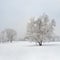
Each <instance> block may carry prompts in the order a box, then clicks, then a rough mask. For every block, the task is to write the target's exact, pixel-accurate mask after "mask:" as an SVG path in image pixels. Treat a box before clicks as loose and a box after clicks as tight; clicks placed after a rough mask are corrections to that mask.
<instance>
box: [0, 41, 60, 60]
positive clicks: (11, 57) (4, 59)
mask: <svg viewBox="0 0 60 60" xmlns="http://www.w3.org/2000/svg"><path fill="white" fill-rule="evenodd" d="M0 60H60V42H50V43H44V44H43V46H36V45H35V43H32V42H24V41H18V42H13V43H0Z"/></svg>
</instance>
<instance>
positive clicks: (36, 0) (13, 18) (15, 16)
mask: <svg viewBox="0 0 60 60" xmlns="http://www.w3.org/2000/svg"><path fill="white" fill-rule="evenodd" d="M43 13H46V14H47V15H49V16H50V18H51V19H52V18H54V19H55V21H56V28H55V33H56V34H57V35H60V28H59V26H60V1H59V0H0V31H1V30H4V29H5V28H13V29H15V30H16V31H17V32H18V35H19V36H20V38H21V37H24V35H25V32H26V23H27V21H28V19H29V17H30V16H40V15H42V14H43Z"/></svg>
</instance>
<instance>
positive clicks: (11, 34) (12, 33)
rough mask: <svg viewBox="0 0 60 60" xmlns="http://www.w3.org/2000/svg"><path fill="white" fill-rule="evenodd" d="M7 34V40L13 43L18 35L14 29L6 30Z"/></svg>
mask: <svg viewBox="0 0 60 60" xmlns="http://www.w3.org/2000/svg"><path fill="white" fill-rule="evenodd" d="M5 32H6V37H7V39H8V40H9V41H10V42H12V41H13V40H15V39H16V35H17V33H16V31H15V30H13V29H6V30H5Z"/></svg>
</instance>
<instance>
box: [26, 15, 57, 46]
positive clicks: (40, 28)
mask: <svg viewBox="0 0 60 60" xmlns="http://www.w3.org/2000/svg"><path fill="white" fill-rule="evenodd" d="M55 26H56V23H55V20H54V19H52V20H49V17H48V15H42V16H39V17H38V18H37V20H35V18H34V17H32V18H31V19H30V22H29V23H28V24H27V34H26V38H29V39H32V41H35V42H37V43H39V45H42V42H43V41H46V40H50V39H51V38H52V37H53V36H54V27H55Z"/></svg>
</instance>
